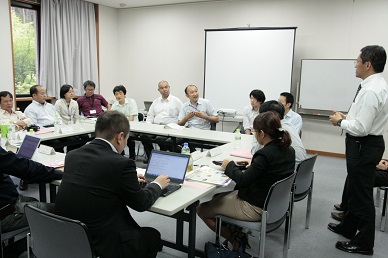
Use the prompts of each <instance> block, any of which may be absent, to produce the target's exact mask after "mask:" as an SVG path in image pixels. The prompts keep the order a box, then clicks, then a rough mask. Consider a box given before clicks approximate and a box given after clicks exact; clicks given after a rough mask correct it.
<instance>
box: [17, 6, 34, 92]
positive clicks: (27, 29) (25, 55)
mask: <svg viewBox="0 0 388 258" xmlns="http://www.w3.org/2000/svg"><path fill="white" fill-rule="evenodd" d="M12 36H13V54H14V69H15V87H16V94H26V93H27V94H28V93H29V89H30V87H31V86H32V85H35V84H37V71H36V70H37V69H36V68H37V66H36V63H37V51H36V11H34V10H28V9H24V8H17V7H12Z"/></svg>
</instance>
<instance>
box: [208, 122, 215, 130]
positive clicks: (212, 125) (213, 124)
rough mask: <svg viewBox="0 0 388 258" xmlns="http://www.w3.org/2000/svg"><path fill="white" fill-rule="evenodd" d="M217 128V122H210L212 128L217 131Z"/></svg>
mask: <svg viewBox="0 0 388 258" xmlns="http://www.w3.org/2000/svg"><path fill="white" fill-rule="evenodd" d="M216 129H217V124H216V123H214V122H211V123H210V130H212V131H215V130H216Z"/></svg>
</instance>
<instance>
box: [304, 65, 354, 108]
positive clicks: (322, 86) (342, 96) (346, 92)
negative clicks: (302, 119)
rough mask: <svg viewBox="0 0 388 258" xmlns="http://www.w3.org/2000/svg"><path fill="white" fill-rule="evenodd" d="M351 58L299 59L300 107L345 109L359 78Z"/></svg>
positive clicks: (349, 102)
mask: <svg viewBox="0 0 388 258" xmlns="http://www.w3.org/2000/svg"><path fill="white" fill-rule="evenodd" d="M354 61H355V60H354V59H302V65H301V75H300V86H299V108H303V109H315V110H333V109H334V110H337V111H343V112H347V111H348V110H349V107H350V105H351V103H352V101H353V98H354V96H355V94H356V91H357V88H358V85H359V84H360V83H361V79H360V78H357V77H356V76H355V68H354Z"/></svg>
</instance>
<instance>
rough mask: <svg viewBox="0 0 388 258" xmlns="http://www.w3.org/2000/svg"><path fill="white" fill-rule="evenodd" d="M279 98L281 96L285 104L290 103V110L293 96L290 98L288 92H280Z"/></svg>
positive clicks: (290, 95)
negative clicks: (284, 99)
mask: <svg viewBox="0 0 388 258" xmlns="http://www.w3.org/2000/svg"><path fill="white" fill-rule="evenodd" d="M280 96H283V97H285V98H286V104H288V103H290V104H291V106H290V109H291V108H292V106H293V105H294V96H292V94H291V93H289V92H282V93H280Z"/></svg>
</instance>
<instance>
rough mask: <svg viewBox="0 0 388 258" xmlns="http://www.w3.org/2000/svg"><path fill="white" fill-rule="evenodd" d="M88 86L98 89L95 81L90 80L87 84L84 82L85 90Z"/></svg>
mask: <svg viewBox="0 0 388 258" xmlns="http://www.w3.org/2000/svg"><path fill="white" fill-rule="evenodd" d="M87 86H92V87H93V88H96V84H95V83H94V81H90V80H87V81H86V82H84V89H86V87H87Z"/></svg>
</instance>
